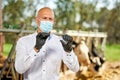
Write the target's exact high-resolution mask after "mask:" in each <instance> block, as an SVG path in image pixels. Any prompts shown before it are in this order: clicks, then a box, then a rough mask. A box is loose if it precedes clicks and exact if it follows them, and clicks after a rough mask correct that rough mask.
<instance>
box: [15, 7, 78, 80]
mask: <svg viewBox="0 0 120 80" xmlns="http://www.w3.org/2000/svg"><path fill="white" fill-rule="evenodd" d="M36 23H37V26H38V29H37V32H35V33H33V34H30V35H28V36H25V37H22V38H20V39H19V40H18V42H17V45H16V59H15V69H16V71H17V72H18V73H21V74H24V80H59V72H60V67H61V61H62V60H63V62H64V63H65V64H66V65H67V67H68V68H69V69H70V70H72V71H75V72H77V71H78V70H79V64H78V59H77V56H76V55H75V54H74V52H73V50H72V37H70V36H68V35H63V36H62V37H61V38H60V37H59V36H57V35H55V34H52V33H51V32H50V31H51V30H52V29H53V24H54V12H53V10H51V9H50V8H48V7H44V8H42V9H40V10H39V11H38V14H37V16H36Z"/></svg>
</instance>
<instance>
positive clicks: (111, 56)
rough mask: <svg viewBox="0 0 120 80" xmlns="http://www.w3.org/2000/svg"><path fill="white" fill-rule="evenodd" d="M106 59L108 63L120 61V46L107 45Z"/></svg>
mask: <svg viewBox="0 0 120 80" xmlns="http://www.w3.org/2000/svg"><path fill="white" fill-rule="evenodd" d="M105 57H106V59H107V60H108V61H120V44H112V45H106V50H105Z"/></svg>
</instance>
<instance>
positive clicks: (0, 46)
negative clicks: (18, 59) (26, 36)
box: [0, 0, 4, 56]
mask: <svg viewBox="0 0 120 80" xmlns="http://www.w3.org/2000/svg"><path fill="white" fill-rule="evenodd" d="M0 28H2V0H0ZM3 39H4V38H3V33H2V32H0V56H1V55H2V53H3Z"/></svg>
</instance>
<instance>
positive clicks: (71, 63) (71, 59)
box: [63, 50, 79, 72]
mask: <svg viewBox="0 0 120 80" xmlns="http://www.w3.org/2000/svg"><path fill="white" fill-rule="evenodd" d="M63 62H64V63H65V64H66V65H67V67H68V68H69V69H70V70H72V71H74V72H77V71H79V62H78V58H77V56H76V55H75V53H74V52H73V50H72V51H71V52H70V53H67V52H65V53H63Z"/></svg>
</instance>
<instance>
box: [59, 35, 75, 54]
mask: <svg viewBox="0 0 120 80" xmlns="http://www.w3.org/2000/svg"><path fill="white" fill-rule="evenodd" d="M62 38H63V40H60V42H61V43H62V46H63V48H64V50H65V51H66V52H71V50H72V43H73V38H72V37H71V36H69V35H62Z"/></svg>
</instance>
